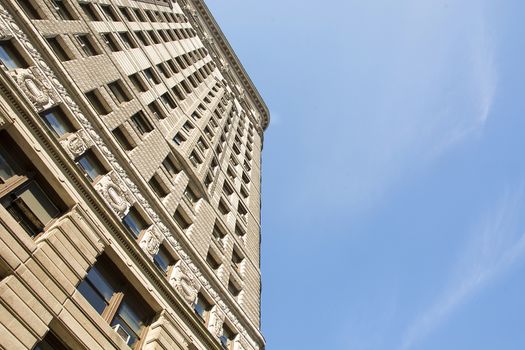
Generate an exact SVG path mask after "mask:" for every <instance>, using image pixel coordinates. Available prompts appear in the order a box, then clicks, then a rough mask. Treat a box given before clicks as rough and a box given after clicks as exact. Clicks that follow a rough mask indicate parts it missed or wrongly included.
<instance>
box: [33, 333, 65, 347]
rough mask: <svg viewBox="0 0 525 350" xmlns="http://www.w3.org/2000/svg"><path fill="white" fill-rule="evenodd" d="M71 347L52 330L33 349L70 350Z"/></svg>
mask: <svg viewBox="0 0 525 350" xmlns="http://www.w3.org/2000/svg"><path fill="white" fill-rule="evenodd" d="M68 349H69V348H68V347H67V346H65V345H64V344H63V343H62V342H61V341H60V339H58V337H57V336H56V335H55V334H53V333H52V332H51V331H49V332H47V334H46V336H45V337H44V339H42V340H41V341H40V342H39V343H38V344H36V346H35V347H34V348H33V350H68Z"/></svg>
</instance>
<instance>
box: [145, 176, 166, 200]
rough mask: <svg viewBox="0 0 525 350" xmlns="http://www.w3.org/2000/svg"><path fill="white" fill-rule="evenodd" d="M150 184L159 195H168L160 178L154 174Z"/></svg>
mask: <svg viewBox="0 0 525 350" xmlns="http://www.w3.org/2000/svg"><path fill="white" fill-rule="evenodd" d="M148 183H149V185H150V186H151V188H152V189H153V191H154V192H155V193H156V194H157V196H159V197H166V196H167V195H168V192H167V191H166V190H165V189H164V187H163V186H162V185H161V184H160V182H159V180H158V179H157V177H156V176H153V177H152V178H151V179H150V180H149V182H148Z"/></svg>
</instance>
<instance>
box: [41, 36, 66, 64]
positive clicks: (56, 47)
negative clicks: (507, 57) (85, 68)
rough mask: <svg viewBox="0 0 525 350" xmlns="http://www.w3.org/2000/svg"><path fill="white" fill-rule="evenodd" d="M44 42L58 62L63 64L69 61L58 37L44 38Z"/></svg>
mask: <svg viewBox="0 0 525 350" xmlns="http://www.w3.org/2000/svg"><path fill="white" fill-rule="evenodd" d="M46 41H47V43H48V44H49V46H51V49H52V50H53V52H54V53H55V55H56V56H57V57H58V59H59V60H60V61H62V62H64V61H69V60H70V59H71V57H70V56H69V54H68V53H67V52H66V50H64V47H63V42H62V39H60V38H59V37H58V36H55V37H53V38H46Z"/></svg>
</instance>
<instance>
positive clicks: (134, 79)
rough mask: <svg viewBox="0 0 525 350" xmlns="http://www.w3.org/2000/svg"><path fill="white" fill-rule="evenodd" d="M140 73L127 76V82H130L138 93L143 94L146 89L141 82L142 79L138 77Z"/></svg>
mask: <svg viewBox="0 0 525 350" xmlns="http://www.w3.org/2000/svg"><path fill="white" fill-rule="evenodd" d="M139 74H140V73H134V74H131V75H130V76H129V80H131V83H132V84H133V86H135V88H136V89H137V90H138V91H141V92H144V91H147V90H148V88H147V87H146V86H145V85H144V83H143V82H142V79H141V78H140V77H139Z"/></svg>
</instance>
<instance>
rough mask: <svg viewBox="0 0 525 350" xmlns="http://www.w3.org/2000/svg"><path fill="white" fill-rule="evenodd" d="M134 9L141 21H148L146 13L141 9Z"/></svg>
mask: <svg viewBox="0 0 525 350" xmlns="http://www.w3.org/2000/svg"><path fill="white" fill-rule="evenodd" d="M134 11H135V16H137V18H138V19H139V21H140V22H146V18H144V15H143V14H142V12H141V11H140V10H139V9H134Z"/></svg>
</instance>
